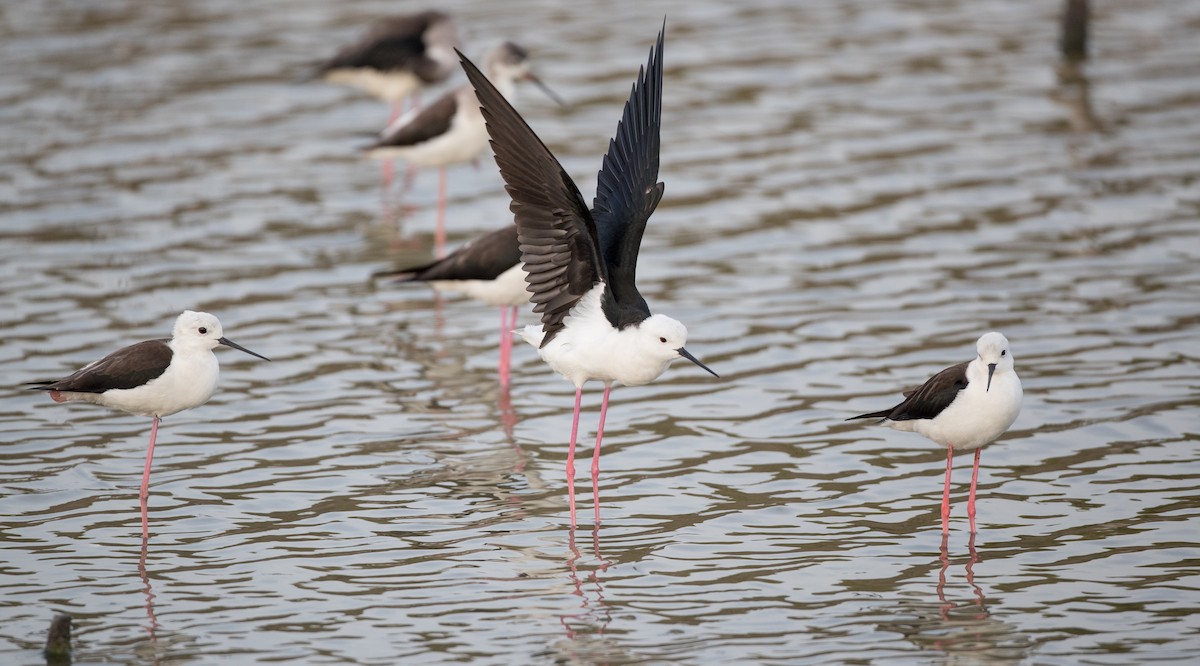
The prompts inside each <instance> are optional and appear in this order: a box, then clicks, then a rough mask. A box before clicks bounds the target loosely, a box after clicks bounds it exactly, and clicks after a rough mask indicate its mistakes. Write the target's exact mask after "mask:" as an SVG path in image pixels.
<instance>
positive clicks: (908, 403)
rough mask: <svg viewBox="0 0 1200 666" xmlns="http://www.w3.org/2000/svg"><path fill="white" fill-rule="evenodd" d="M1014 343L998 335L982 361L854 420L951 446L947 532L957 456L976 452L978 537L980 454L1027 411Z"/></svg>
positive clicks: (945, 492) (984, 340) (980, 355)
mask: <svg viewBox="0 0 1200 666" xmlns="http://www.w3.org/2000/svg"><path fill="white" fill-rule="evenodd" d="M1008 346H1009V345H1008V339H1007V338H1005V337H1004V336H1003V335H1001V334H999V333H996V332H992V333H987V334H984V335H983V336H982V337H980V338H979V340H978V341H977V342H976V343H975V349H976V352H977V356H976V358H975V359H974V360H972V361H969V362H963V363H959V364H958V365H953V366H950V367H949V368H946V369H945V370H942V371H941V372H939V373H937V374H936V375H934V376H933V377H931V378H929V380H928V381H926V382H925V383H924V384H922V385H921V386H919V387H917V388H915V389H911V390H908V391H905V392H904V401H903V402H901V403H900V404H898V405H896V406H895V407H890V408H888V409H884V410H881V411H878V412H871V413H868V414H859V415H858V416H852V417H850V419H847V420H852V419H871V418H876V419H881V421H880V423H882V424H884V425H887V426H890V427H892V428H894V429H896V430H905V431H908V432H917V433H920V434H922V435H924V436H925V437H927V438H929V439H931V440H933V441H934V442H936V443H938V444H941V445H942V446H945V447H946V482H945V486H944V487H943V489H942V532H943V533H944V532H948V531H949V529H950V471H951V470H952V469H953V467H954V452H955V451H956V450H958V451H972V450H973V451H975V467H974V471H973V472H972V474H971V495H970V499H969V500H968V501H967V515H968V516H969V517H970V519H971V532H972V533H974V532H975V487H976V484H977V483H978V480H979V454H980V452H981V451H982V448H983V446H984V445H985V444H988V443H989V442H992V441H993V440H995V439H996V438H997V437H999V436H1000V435H1002V434H1004V432H1005V431H1006V430H1008V428H1009V426H1011V425H1012V424H1013V421H1015V420H1016V418H1017V414H1018V413H1019V412H1020V411H1021V395H1022V391H1021V380H1020V378H1019V377H1017V373H1016V370H1014V369H1013V356H1012V353H1011V352H1010V351H1009V349H1008Z"/></svg>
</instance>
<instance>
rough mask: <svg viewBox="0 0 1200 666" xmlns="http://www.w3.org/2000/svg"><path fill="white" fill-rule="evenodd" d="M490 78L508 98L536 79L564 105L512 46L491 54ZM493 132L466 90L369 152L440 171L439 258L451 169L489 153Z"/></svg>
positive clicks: (405, 120)
mask: <svg viewBox="0 0 1200 666" xmlns="http://www.w3.org/2000/svg"><path fill="white" fill-rule="evenodd" d="M483 66H484V69H485V70H486V71H487V76H488V79H490V80H491V82H492V83H493V84H495V87H496V88H498V89H500V90H501V91H503V95H504V97H505V98H507V99H510V100H511V99H513V97H514V96H515V95H516V92H517V81H520V80H526V81H531V82H533V83H534V84H535V85H537V86H538V87H539V88H541V89H542V91H543V92H545V93H546V95H547V96H548V97H550V99H552V100H554V101H555V102H557V103H559V104H560V105H561V104H562V103H563V102H562V100H561V99H559V97H558V95H555V94H554V92H553V91H552V90H550V88H548V87H546V84H544V83H542V81H541V79H539V78H538V77H537V76H535V75H534V74H533V72H532V71H530V69H529V53H528V52H527V51H526V50H525V49H523V48H521V47H520V46H517V45H516V44H514V43H512V42H504V43H503V44H500V45H499V46H497V47H495V48H494V49H492V50H491V51H489V52H488V55H487V57H486V58H485V59H484V62H483ZM487 146H488V134H487V130H486V129H485V128H484V126H483V116H481V115H480V114H479V102H478V101H477V100H476V99H475V93H474V91H473V90H472V89H471V86H470V85H463V86H460V87H458V88H456V89H454V90H452V91H450V92H448V93H446V94H445V95H443V96H441V97H440V98H438V100H437V101H435V102H434V103H433V104H430V105H429V106H428V107H426V108H424V109H421V110H420V111H410V112H408V113H406V114H404V115H403V116H400V117H399V118H397V119H396V121H395V122H393V123H392V124H390V125H388V126H387V128H385V129H384V130H383V131H382V132H380V134H379V137H378V138H377V139H376V141H375V143H373V144H371V145H370V146H367V149H366V150H367V154H368V155H370V156H371V157H373V158H376V159H392V158H395V157H399V158H401V159H403V160H405V161H406V162H408V163H409V165H415V166H419V167H438V212H437V231H436V235H435V237H434V247H435V248H436V254H437V256H438V258H441V257H443V256H445V251H444V249H445V245H446V167H448V166H450V165H453V164H462V163H465V162H470V161H471V160H474V159H477V158H478V157H479V156H480V155H482V154H483V152H484V151H485V150H487Z"/></svg>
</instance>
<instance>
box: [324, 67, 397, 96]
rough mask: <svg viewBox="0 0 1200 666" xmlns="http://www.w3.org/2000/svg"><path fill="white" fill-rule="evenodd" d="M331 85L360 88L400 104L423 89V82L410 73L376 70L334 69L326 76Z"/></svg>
mask: <svg viewBox="0 0 1200 666" xmlns="http://www.w3.org/2000/svg"><path fill="white" fill-rule="evenodd" d="M325 80H326V81H329V82H331V83H340V84H342V85H347V86H351V87H354V88H358V89H359V90H363V91H366V92H367V94H370V95H374V96H375V97H378V98H380V99H385V100H388V101H389V102H398V101H400V100H402V99H404V98H405V97H408V95H409V94H411V93H412V92H413V91H414V90H416V89H417V88H419V87H421V80H420V79H418V78H417V77H416V76H413V75H412V73H410V72H405V71H395V72H381V71H379V70H376V69H369V68H365V67H364V68H355V69H334V70H331V71H330V72H328V73H327V74H325Z"/></svg>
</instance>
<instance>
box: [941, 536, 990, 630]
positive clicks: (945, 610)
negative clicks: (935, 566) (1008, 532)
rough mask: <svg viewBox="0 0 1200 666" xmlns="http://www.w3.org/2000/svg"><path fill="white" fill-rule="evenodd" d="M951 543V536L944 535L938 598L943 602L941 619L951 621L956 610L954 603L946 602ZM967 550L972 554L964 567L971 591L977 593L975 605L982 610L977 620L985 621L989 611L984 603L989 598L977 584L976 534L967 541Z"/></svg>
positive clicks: (977, 557)
mask: <svg viewBox="0 0 1200 666" xmlns="http://www.w3.org/2000/svg"><path fill="white" fill-rule="evenodd" d="M949 541H950V537H949V535H946V534H943V535H942V548H941V552H940V554H939V556H938V559H939V560H940V561H941V563H942V566H941V569H939V570H938V583H937V596H938V601H940V602H941V617H942V619H943V620H948V619H949V616H950V610H951V609H953V608H954V603H953V602H950V601H947V600H946V572H947V570H949V568H950V553H949ZM967 550H968V552H969V553H970V556H969V559H968V560H967V564H966V565H965V566H964V567H963V570H964V571H965V572H966V575H967V584H968V585H970V586H971V589H973V590H974V591H975V599H974V603H975V605H976V606H978V607H979V608H980V609H981V610H982V613H980V614H978V615H977V616H976V618H975V619H984V618H985V617H987V610H986V609H984V607H983V602H984V601H985V600H986V599H987V597H986V596H984V594H983V588H981V587H979V586H978V585H976V584H975V569H974V567H975V564H976V563H977V562H979V552H978V551H976V550H975V535H974V534H971V537H970V539H969V540H968V541H967Z"/></svg>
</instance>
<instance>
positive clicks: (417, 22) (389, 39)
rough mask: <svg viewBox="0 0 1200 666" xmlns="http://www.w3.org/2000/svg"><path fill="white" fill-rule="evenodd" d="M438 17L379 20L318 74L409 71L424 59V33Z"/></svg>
mask: <svg viewBox="0 0 1200 666" xmlns="http://www.w3.org/2000/svg"><path fill="white" fill-rule="evenodd" d="M439 17H440V15H438V14H437V13H435V12H422V13H420V14H412V15H408V16H396V17H392V18H387V19H383V20H380V21H378V22H376V23H375V24H374V25H373V26H371V28H370V29H369V30H368V31H367V33H366V34H364V35H363V36H362V38H360V39H359V40H358V41H356V42H354V43H353V44H350V45H348V46H346V47H344V48H343V49H341V50H340V51H338V52H337V54H336V55H334V56H333V57H332V58H330V59H329V60H328V61H326V62H325V63H324V64H323V65H321V71H323V72H328V71H330V70H334V69H358V68H367V69H376V70H379V71H381V72H386V71H390V70H394V69H412V68H414V66H415V65H416V64H417V63H418V62H419V61H420V59H421V58H423V57H424V55H425V40H424V33H425V31H426V30H427V29H428V28H429V26H430V24H431V23H432V22H433V20H435V19H437V18H439Z"/></svg>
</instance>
